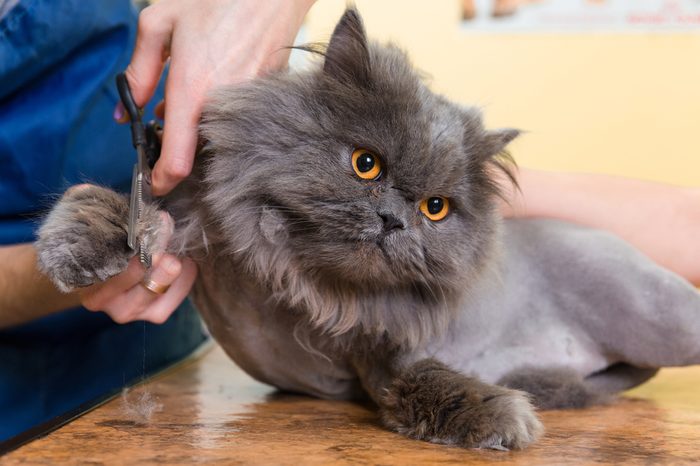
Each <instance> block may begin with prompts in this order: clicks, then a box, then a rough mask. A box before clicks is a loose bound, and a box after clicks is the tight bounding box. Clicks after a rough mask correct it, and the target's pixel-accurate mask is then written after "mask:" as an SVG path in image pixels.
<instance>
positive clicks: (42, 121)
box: [0, 0, 206, 442]
mask: <svg viewBox="0 0 700 466" xmlns="http://www.w3.org/2000/svg"><path fill="white" fill-rule="evenodd" d="M11 1H12V0H11ZM13 3H14V2H13ZM4 8H5V10H6V11H2V8H0V14H3V13H4V16H2V17H0V245H2V244H16V243H24V242H30V241H33V239H34V235H35V231H36V228H37V226H38V223H39V221H40V218H41V215H42V214H43V213H45V212H46V211H47V210H48V209H49V208H50V207H51V204H52V203H53V202H54V201H55V200H56V199H57V198H58V196H59V195H60V194H61V193H62V192H63V191H65V189H66V188H67V187H69V186H71V185H73V184H76V183H80V182H85V181H90V182H94V183H98V184H102V185H108V186H112V187H114V188H116V189H118V190H121V191H124V192H127V191H128V189H129V187H130V178H131V168H132V166H133V163H134V161H135V152H134V150H133V148H132V146H131V140H130V134H129V128H128V125H127V126H121V125H117V124H116V123H115V122H114V121H113V119H112V113H113V110H114V107H115V105H116V104H117V102H118V95H117V91H116V87H115V85H114V76H115V75H116V73H118V72H119V71H121V70H123V69H125V68H126V65H127V64H128V62H129V59H130V56H131V51H132V49H133V44H134V41H135V35H136V13H135V11H134V9H133V7H132V5H131V3H130V2H129V0H89V1H86V0H60V1H58V0H20V1H19V2H16V5H14V6H10V7H9V10H8V9H7V7H6V6H5V7H4ZM161 96H162V86H161V88H159V90H158V92H157V95H156V97H155V98H154V99H153V100H152V102H157V101H158V100H159V99H160V97H161ZM151 105H152V104H151ZM150 111H151V108H149V109H147V112H146V114H149V112H150ZM205 339H206V337H205V335H204V332H203V330H202V326H201V323H200V320H199V318H198V316H197V314H196V312H195V311H194V309H193V308H192V307H191V305H190V304H189V303H188V302H186V303H185V304H183V305H182V306H180V308H179V309H178V310H177V311H176V312H175V313H174V314H173V315H172V317H171V318H170V319H169V320H168V322H166V323H165V324H163V325H152V324H146V323H143V322H135V323H131V324H127V325H117V324H115V323H114V322H112V320H111V319H110V318H109V317H108V316H106V315H105V314H102V313H94V312H89V311H87V310H85V309H82V308H79V309H73V310H70V311H66V312H62V313H58V314H55V315H52V316H49V317H46V318H43V319H40V320H37V321H35V322H32V323H29V324H26V325H22V326H18V327H14V328H10V329H5V330H0V442H2V441H4V440H7V439H8V438H10V437H13V436H15V435H17V434H19V433H21V432H23V431H25V430H26V429H29V428H31V427H33V426H36V425H38V424H40V423H42V422H45V421H48V420H50V419H52V418H54V417H55V416H59V415H62V414H64V413H66V412H68V411H71V410H73V409H75V408H76V407H78V406H80V405H84V404H85V403H88V404H89V402H90V401H91V400H96V399H99V398H100V397H103V396H105V395H106V394H109V393H113V392H114V391H115V390H118V389H119V388H121V387H123V386H125V385H128V384H129V383H133V382H135V381H137V380H138V379H140V378H141V377H143V376H144V375H147V374H149V373H152V372H154V371H157V370H159V369H161V368H164V367H166V366H168V365H170V364H172V363H173V362H175V361H177V360H179V359H181V358H183V357H184V356H186V355H187V354H189V353H191V352H192V351H193V350H194V349H195V348H196V347H198V346H199V345H200V344H201V343H202V342H203V341H204V340H205ZM144 344H145V347H144Z"/></svg>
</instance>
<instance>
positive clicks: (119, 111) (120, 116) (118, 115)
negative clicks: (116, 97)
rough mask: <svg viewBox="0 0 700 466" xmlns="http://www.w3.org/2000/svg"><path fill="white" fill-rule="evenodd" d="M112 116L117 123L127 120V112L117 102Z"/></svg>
mask: <svg viewBox="0 0 700 466" xmlns="http://www.w3.org/2000/svg"><path fill="white" fill-rule="evenodd" d="M112 118H114V120H115V121H116V122H117V123H126V122H128V121H129V114H128V113H126V109H125V108H124V105H123V104H122V103H121V102H119V103H118V104H117V106H116V107H114V113H113V114H112Z"/></svg>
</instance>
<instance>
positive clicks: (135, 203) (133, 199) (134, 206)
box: [127, 164, 141, 251]
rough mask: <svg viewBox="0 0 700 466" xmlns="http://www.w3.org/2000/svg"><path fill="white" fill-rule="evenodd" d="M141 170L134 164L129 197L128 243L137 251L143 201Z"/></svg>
mask: <svg viewBox="0 0 700 466" xmlns="http://www.w3.org/2000/svg"><path fill="white" fill-rule="evenodd" d="M139 184H140V182H139V168H138V165H137V164H134V170H133V172H132V175H131V195H130V197H129V225H128V227H127V243H128V244H129V247H130V248H131V249H133V250H134V251H135V250H136V247H137V244H136V224H137V223H138V221H139V210H140V208H139V207H140V206H139V202H140V200H141V196H140V194H139V193H140V191H141V188H140V187H139Z"/></svg>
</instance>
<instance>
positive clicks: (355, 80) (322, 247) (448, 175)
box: [202, 10, 517, 289]
mask: <svg viewBox="0 0 700 466" xmlns="http://www.w3.org/2000/svg"><path fill="white" fill-rule="evenodd" d="M202 134H203V138H204V139H205V140H206V141H207V144H206V147H205V149H204V151H203V156H204V158H205V159H206V162H205V163H206V167H205V180H206V182H207V183H208V186H209V191H208V196H207V203H208V205H209V207H210V208H211V209H212V211H213V212H214V216H215V217H216V219H217V221H218V223H219V224H220V226H221V227H222V229H223V231H224V234H225V237H226V238H227V242H228V245H229V249H230V251H232V252H234V253H236V254H242V255H247V257H248V262H249V263H250V265H251V267H252V268H253V269H255V270H256V271H257V273H258V274H260V275H262V278H265V279H269V280H270V281H273V282H274V281H277V282H279V284H280V285H282V286H285V285H284V284H285V282H289V281H293V280H295V279H296V278H298V277H302V276H303V277H305V278H306V279H309V278H310V279H313V280H320V281H326V282H329V283H346V284H347V283H349V284H351V285H356V286H357V287H360V288H363V289H369V288H385V287H396V286H416V285H425V286H426V287H427V288H429V289H434V287H435V286H438V287H444V288H450V287H454V286H461V285H463V282H464V280H465V279H466V278H467V277H468V276H469V274H470V273H472V272H473V268H474V267H476V266H477V265H479V263H480V261H482V258H483V256H484V254H485V253H486V252H487V251H488V250H489V249H490V245H491V243H492V237H493V231H494V222H495V220H494V215H493V210H494V209H493V201H492V197H493V194H494V192H495V189H494V186H493V183H492V181H491V179H490V173H491V171H490V170H489V166H490V164H491V163H492V159H491V157H492V156H493V155H495V154H497V153H498V152H500V151H501V150H502V149H503V148H504V146H505V145H506V144H507V143H508V142H509V141H510V140H511V139H512V138H513V137H515V135H516V134H517V133H516V132H515V131H512V130H506V131H499V132H486V131H485V130H484V129H483V127H482V123H481V118H480V115H479V113H478V112H477V111H475V110H467V109H464V108H462V107H460V106H457V105H455V104H452V103H450V102H448V101H447V100H445V99H444V98H442V97H440V96H437V95H435V94H433V93H431V92H430V91H429V90H428V89H427V87H426V86H425V85H424V84H423V83H422V82H421V81H420V79H419V77H418V76H417V74H416V72H415V71H414V70H413V69H412V68H411V66H410V64H409V63H408V61H407V59H406V57H405V55H404V54H403V53H402V52H401V51H399V50H397V49H396V48H394V47H382V46H379V45H375V44H368V43H367V40H366V38H365V34H364V31H363V28H362V23H361V20H360V19H359V17H358V16H357V14H356V12H354V11H351V10H350V11H348V12H346V14H345V15H344V16H343V18H342V19H341V21H340V23H339V24H338V26H337V27H336V30H335V32H334V34H333V37H332V39H331V43H330V45H329V48H328V50H327V52H326V58H325V62H324V66H323V68H322V69H319V70H316V71H314V72H308V73H305V74H299V75H291V76H280V77H273V78H269V79H266V80H259V81H256V82H253V83H251V84H249V85H246V86H243V87H238V88H231V89H226V90H222V91H221V92H220V93H219V94H218V96H217V97H216V98H215V100H214V102H213V104H210V105H209V107H208V108H207V110H206V111H205V113H204V117H203V122H202Z"/></svg>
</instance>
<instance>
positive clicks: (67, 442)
mask: <svg viewBox="0 0 700 466" xmlns="http://www.w3.org/2000/svg"><path fill="white" fill-rule="evenodd" d="M699 386H700V367H695V368H685V369H668V370H665V371H663V372H662V373H661V375H659V376H657V377H656V378H655V379H653V380H652V381H651V382H649V383H648V384H646V385H644V386H643V387H641V388H640V389H637V390H636V391H634V392H630V393H628V394H626V395H625V397H624V398H623V399H621V400H618V401H616V402H614V403H613V404H611V405H609V406H604V407H597V408H591V409H587V410H583V411H560V412H544V413H542V414H541V416H542V419H543V421H544V424H545V426H546V429H547V433H546V435H545V437H544V438H543V439H542V440H541V441H540V442H539V443H538V444H537V445H535V446H533V447H531V448H529V449H527V450H525V451H517V452H496V451H475V450H472V451H470V450H463V449H460V448H455V447H449V446H443V445H432V444H429V443H424V442H418V441H412V440H409V439H405V438H403V437H401V436H400V435H397V434H393V433H391V432H387V431H385V430H384V429H383V428H382V427H381V426H380V425H379V424H378V422H377V417H376V414H375V411H374V410H373V408H372V407H371V406H369V405H367V406H363V405H358V404H354V403H345V402H332V401H322V400H316V399H312V398H307V397H304V396H296V395H289V394H279V393H277V392H275V390H274V389H272V388H270V387H268V386H265V385H262V384H260V383H258V382H255V381H254V380H252V379H251V378H250V377H248V376H247V375H245V374H244V373H243V372H242V371H241V370H240V369H238V368H237V367H235V366H234V364H233V363H232V362H230V361H229V360H228V358H226V356H225V355H224V354H223V352H222V351H221V350H220V349H219V348H214V349H213V350H211V351H209V352H208V353H206V354H205V355H203V356H201V357H200V358H198V359H196V360H194V361H191V362H190V363H187V364H185V365H182V366H180V367H178V368H177V369H175V370H172V371H170V372H169V373H166V374H164V375H162V376H161V377H159V378H157V379H156V380H153V381H151V382H150V383H147V384H146V385H144V386H142V387H139V388H136V389H133V390H132V391H131V392H130V393H128V394H127V395H126V396H124V397H121V398H117V399H115V400H113V401H111V402H109V403H107V404H106V405H104V406H102V407H100V408H98V409H96V410H94V411H92V412H90V413H88V414H86V415H84V416H83V417H81V418H79V419H77V420H75V421H73V422H72V423H70V424H68V425H66V426H64V427H63V428H61V429H59V430H57V431H56V432H54V433H52V434H50V435H49V436H48V437H45V438H42V439H39V440H35V441H34V442H32V443H30V444H28V445H25V446H24V447H22V448H20V449H18V450H15V451H14V452H12V453H10V454H8V455H6V456H5V457H2V458H0V463H1V464H2V465H14V464H51V465H53V464H85V463H89V464H169V465H170V464H191V463H199V462H204V463H216V464H265V465H267V464H273V465H274V464H280V465H302V464H303V465H326V464H341V465H342V464H376V465H389V464H402V465H403V464H464V463H467V464H477V465H478V464H482V463H483V464H487V463H489V464H490V463H496V464H504V465H533V464H548V465H549V464H562V465H564V464H623V463H624V464H691V463H700V390H698V387H699ZM144 396H145V397H146V399H150V400H151V401H152V403H145V404H144V403H142V400H143V398H144ZM153 402H154V403H153ZM142 405H143V406H142ZM146 408H151V409H153V413H152V415H151V416H150V420H149V419H146V417H145V414H147V413H146V411H148V410H147V409H146Z"/></svg>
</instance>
